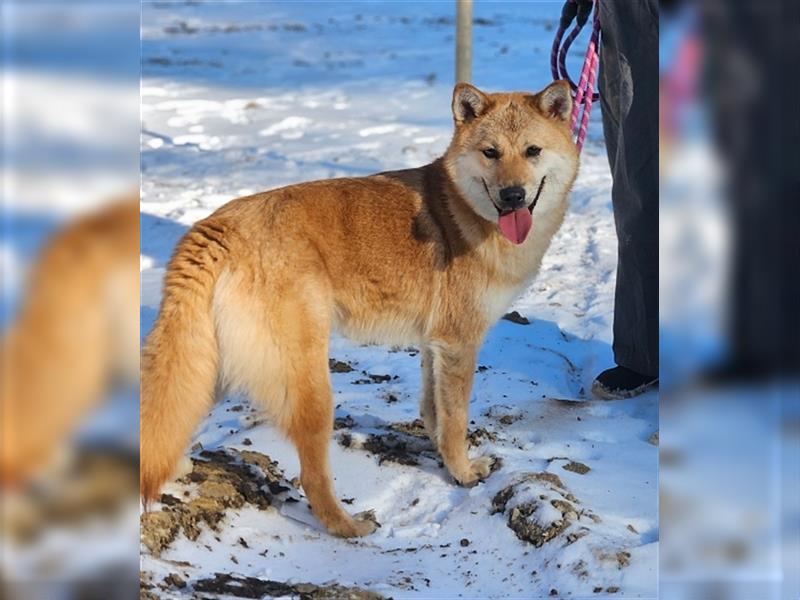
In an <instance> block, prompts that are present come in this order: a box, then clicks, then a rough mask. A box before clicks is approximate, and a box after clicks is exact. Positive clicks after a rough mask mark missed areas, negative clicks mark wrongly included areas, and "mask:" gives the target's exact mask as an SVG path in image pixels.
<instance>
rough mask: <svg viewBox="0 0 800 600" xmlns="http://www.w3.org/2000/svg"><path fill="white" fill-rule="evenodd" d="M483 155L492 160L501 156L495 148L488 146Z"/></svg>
mask: <svg viewBox="0 0 800 600" xmlns="http://www.w3.org/2000/svg"><path fill="white" fill-rule="evenodd" d="M483 155H484V156H485V157H486V158H491V159H492V160H496V159H498V158H500V153H499V152H498V151H497V150H495V149H494V148H486V150H484V151H483Z"/></svg>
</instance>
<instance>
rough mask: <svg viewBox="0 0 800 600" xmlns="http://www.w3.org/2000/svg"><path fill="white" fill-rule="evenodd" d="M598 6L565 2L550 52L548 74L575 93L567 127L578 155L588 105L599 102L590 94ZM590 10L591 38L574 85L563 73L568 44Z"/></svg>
mask: <svg viewBox="0 0 800 600" xmlns="http://www.w3.org/2000/svg"><path fill="white" fill-rule="evenodd" d="M599 4H600V0H592V1H591V2H579V1H578V0H567V2H566V3H565V4H564V7H563V8H562V10H561V19H560V21H559V26H558V30H557V31H556V35H555V39H554V40H553V47H552V49H551V52H550V71H551V72H552V74H553V79H556V80H557V79H565V80H567V81H568V82H569V84H570V87H571V88H572V90H573V91H574V93H575V98H574V101H573V104H572V114H571V120H570V125H571V129H572V132H573V135H575V145H576V146H577V147H578V152H581V150H583V144H584V142H585V141H586V132H587V130H588V127H589V116H590V114H591V111H592V103H593V102H595V101H597V100H599V99H600V94H598V93H597V92H595V91H594V88H595V83H596V80H597V68H598V64H599V61H600V57H599V54H598V48H599V44H600V8H599ZM592 9H594V17H593V19H592V35H591V37H590V39H589V46H588V48H587V49H586V54H585V56H584V59H583V66H582V68H581V74H580V77H579V79H578V83H577V84H575V83H574V82H573V81H572V80H571V79H570V77H569V74H568V73H567V67H566V58H567V53H568V52H569V48H570V46H572V43H573V42H574V41H575V39H576V38H577V37H578V35H579V34H580V32H581V29H583V26H584V25H585V24H586V22H587V20H588V18H589V14H590V13H591V11H592ZM573 20H575V26H574V27H573V28H572V30H571V31H570V33H569V35H568V36H567V39H566V40H564V33H565V32H566V30H567V28H568V27H569V26H570V25H571V24H572V21H573ZM579 115H580V118H579Z"/></svg>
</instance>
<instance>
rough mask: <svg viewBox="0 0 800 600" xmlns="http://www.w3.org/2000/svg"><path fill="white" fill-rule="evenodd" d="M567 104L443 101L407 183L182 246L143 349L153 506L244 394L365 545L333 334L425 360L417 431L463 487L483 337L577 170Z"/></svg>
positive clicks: (236, 217)
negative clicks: (334, 392) (218, 408)
mask: <svg viewBox="0 0 800 600" xmlns="http://www.w3.org/2000/svg"><path fill="white" fill-rule="evenodd" d="M571 111H572V98H571V92H570V88H569V85H568V84H567V83H566V82H563V81H559V82H555V83H552V84H551V85H549V86H548V87H546V88H545V89H544V90H542V91H540V92H539V93H536V94H530V93H521V92H515V93H484V92H482V91H481V90H479V89H478V88H476V87H474V86H472V85H470V84H467V83H459V84H457V85H456V86H455V88H454V91H453V100H452V112H453V118H454V122H455V132H454V135H453V138H452V141H451V143H450V145H449V147H448V149H447V151H446V152H445V154H444V156H443V157H441V158H439V159H437V160H436V161H434V162H433V163H431V164H428V165H426V166H423V167H419V168H416V169H407V170H402V171H392V172H386V173H380V174H377V175H372V176H369V177H360V178H342V179H331V180H326V181H315V182H309V183H303V184H299V185H292V186H288V187H285V188H281V189H277V190H272V191H268V192H263V193H260V194H255V195H253V196H248V197H245V198H239V199H237V200H233V201H231V202H230V203H228V204H226V205H224V206H223V207H221V208H220V209H219V210H217V211H216V212H215V213H214V214H212V215H211V216H209V217H208V218H206V219H203V220H202V221H200V222H198V223H197V224H195V225H194V227H193V228H192V229H191V230H190V231H189V232H188V233H187V234H186V235H185V236H184V237H183V238H182V239H181V240H180V242H179V243H178V245H177V247H176V250H175V252H174V254H173V256H172V258H171V260H170V263H169V266H168V269H167V273H166V276H165V284H164V293H163V297H162V302H161V306H160V310H159V316H158V319H157V321H156V323H155V325H154V327H153V329H152V331H151V333H150V334H149V336H148V338H147V341H146V345H145V348H144V350H143V352H142V359H141V360H142V372H141V465H140V484H141V494H142V497H143V501H144V504H145V507H147V505H148V502H149V501H151V500H152V499H154V498H155V497H156V496H157V494H158V491H159V488H160V486H161V484H162V483H163V482H165V481H166V480H167V479H168V478H169V477H170V475H171V473H172V472H173V469H174V468H175V465H176V464H177V463H178V462H179V460H180V458H181V456H182V454H183V452H184V450H185V448H186V446H187V445H188V443H189V439H190V436H191V435H192V433H193V431H194V429H195V427H196V426H197V424H198V423H199V421H200V420H201V419H202V417H203V416H204V415H205V414H206V413H207V412H208V410H209V408H210V407H211V405H212V403H213V401H214V399H215V390H216V389H218V386H219V387H226V388H229V389H237V390H240V391H244V392H246V393H247V394H248V395H249V397H250V398H251V400H252V401H254V402H256V403H258V404H259V405H260V406H262V407H263V408H265V409H266V411H267V412H268V414H269V415H270V417H271V419H272V420H273V422H274V423H275V424H276V426H278V427H279V428H280V429H281V430H282V431H284V432H285V433H286V434H287V436H288V437H289V439H290V440H291V441H292V442H293V443H294V445H295V446H296V448H297V452H298V454H299V458H300V466H301V473H300V482H301V485H302V486H303V489H304V491H305V493H306V496H307V498H308V500H309V502H310V504H311V506H312V510H313V512H314V515H315V516H316V518H317V519H318V520H319V521H320V522H321V523H322V524H323V525H324V526H325V528H326V529H327V530H328V531H329V532H330V533H332V534H334V535H338V536H343V537H351V536H363V535H367V534H369V533H371V532H372V531H374V529H375V527H376V524H375V523H374V522H372V521H371V520H368V519H354V518H353V517H352V516H350V515H349V514H347V513H346V512H345V511H344V510H343V508H342V506H341V505H340V504H339V502H338V500H337V499H336V496H335V494H334V488H333V484H332V480H331V470H330V466H329V459H328V444H329V441H330V438H331V434H332V430H333V401H332V396H331V383H330V375H329V370H328V344H329V338H330V333H331V331H332V330H334V329H335V330H337V331H339V332H340V333H342V334H344V335H345V336H347V337H349V338H351V339H354V340H357V341H360V342H369V343H384V344H403V345H405V344H416V345H419V346H420V347H421V357H422V360H421V362H422V398H421V409H420V412H421V416H422V420H423V421H424V423H425V429H426V432H427V434H428V436H429V437H430V439H431V440H432V442H433V444H434V446H435V447H436V448H437V450H438V452H439V453H440V454H441V457H442V459H443V461H444V464H445V466H446V467H447V469H448V471H449V472H450V474H451V475H452V476H453V478H454V479H455V480H456V482H458V483H459V484H461V485H464V486H469V485H473V484H475V483H477V482H478V481H480V480H482V479H484V478H485V477H487V476H488V475H489V472H490V467H491V465H492V459H491V458H490V457H481V458H477V459H474V460H470V458H469V457H468V455H467V442H466V432H467V420H468V415H467V412H468V408H467V405H468V402H469V396H470V390H471V386H472V379H473V373H474V371H475V362H476V355H477V352H478V348H479V347H480V345H481V343H482V341H483V338H484V336H485V334H486V332H487V330H488V328H489V327H490V326H491V325H492V324H493V323H494V322H495V321H496V320H497V319H498V318H499V317H500V316H501V315H502V314H503V313H504V312H505V310H506V309H507V308H508V306H509V304H510V303H511V302H512V300H513V299H514V298H515V297H516V296H517V295H518V294H519V293H520V292H521V291H523V290H524V289H525V288H526V286H528V285H529V284H530V282H531V280H532V279H533V277H534V276H535V275H536V273H537V271H538V269H539V266H540V264H541V261H542V257H543V255H544V253H545V251H546V250H547V247H548V246H549V244H550V241H551V239H552V237H553V235H554V234H555V233H556V231H557V230H558V229H559V227H560V225H561V223H562V221H563V219H564V215H565V212H566V209H567V195H568V192H569V190H570V189H571V186H572V184H573V182H574V180H575V177H576V174H577V170H578V153H577V151H576V148H575V145H574V143H573V141H572V138H571V133H570V116H571Z"/></svg>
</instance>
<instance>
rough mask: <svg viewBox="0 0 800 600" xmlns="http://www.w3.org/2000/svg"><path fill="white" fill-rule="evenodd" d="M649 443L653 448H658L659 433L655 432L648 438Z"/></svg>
mask: <svg viewBox="0 0 800 600" xmlns="http://www.w3.org/2000/svg"><path fill="white" fill-rule="evenodd" d="M647 441H648V442H650V443H651V444H653V446H658V432H657V431H654V432H653V435H651V436H650V437H649V438H647Z"/></svg>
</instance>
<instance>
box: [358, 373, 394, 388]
mask: <svg viewBox="0 0 800 600" xmlns="http://www.w3.org/2000/svg"><path fill="white" fill-rule="evenodd" d="M362 374H364V375H366V376H367V378H366V379H356V380H355V381H352V382H351V383H352V384H353V385H369V384H372V383H387V382H389V381H392V379H397V375H394V376H392V375H381V374H376V373H367V372H366V371H362Z"/></svg>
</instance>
